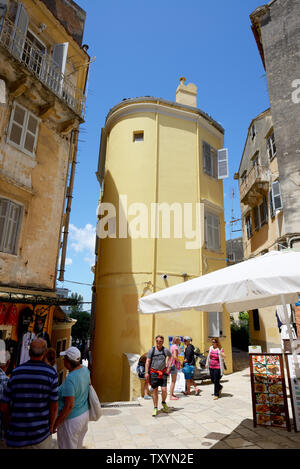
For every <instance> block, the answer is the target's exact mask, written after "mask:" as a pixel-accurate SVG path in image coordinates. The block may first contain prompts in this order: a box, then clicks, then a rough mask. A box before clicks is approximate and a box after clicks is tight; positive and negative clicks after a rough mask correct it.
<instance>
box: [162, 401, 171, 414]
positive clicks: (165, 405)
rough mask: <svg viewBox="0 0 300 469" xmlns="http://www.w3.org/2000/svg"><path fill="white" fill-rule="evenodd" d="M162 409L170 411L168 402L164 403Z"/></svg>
mask: <svg viewBox="0 0 300 469" xmlns="http://www.w3.org/2000/svg"><path fill="white" fill-rule="evenodd" d="M162 411H163V412H166V413H168V412H169V411H170V409H169V407H168V406H167V404H166V403H165V402H164V403H162Z"/></svg>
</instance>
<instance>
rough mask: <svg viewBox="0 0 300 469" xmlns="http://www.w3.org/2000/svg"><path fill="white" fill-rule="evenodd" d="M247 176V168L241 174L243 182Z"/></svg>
mask: <svg viewBox="0 0 300 469" xmlns="http://www.w3.org/2000/svg"><path fill="white" fill-rule="evenodd" d="M246 177H247V170H246V169H245V171H243V173H242V175H241V183H242V184H243V182H245V180H246Z"/></svg>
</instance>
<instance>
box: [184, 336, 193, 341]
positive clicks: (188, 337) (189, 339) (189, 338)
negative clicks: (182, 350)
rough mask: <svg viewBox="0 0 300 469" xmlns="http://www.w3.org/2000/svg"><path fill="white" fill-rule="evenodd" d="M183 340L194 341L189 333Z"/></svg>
mask: <svg viewBox="0 0 300 469" xmlns="http://www.w3.org/2000/svg"><path fill="white" fill-rule="evenodd" d="M183 340H188V341H189V342H192V340H193V339H192V338H191V337H190V336H189V335H186V336H185V337H184V338H183Z"/></svg>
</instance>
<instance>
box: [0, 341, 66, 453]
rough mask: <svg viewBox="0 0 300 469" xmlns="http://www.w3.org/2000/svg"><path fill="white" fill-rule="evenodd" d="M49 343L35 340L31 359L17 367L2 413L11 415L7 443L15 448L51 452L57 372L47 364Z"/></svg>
mask: <svg viewBox="0 0 300 469" xmlns="http://www.w3.org/2000/svg"><path fill="white" fill-rule="evenodd" d="M46 350H47V343H46V342H45V340H43V339H35V340H33V341H32V343H31V345H30V349H29V356H30V360H28V361H27V362H26V363H23V364H22V365H20V366H18V367H17V368H15V369H14V370H13V372H12V374H11V377H10V379H9V381H8V383H7V386H6V388H5V389H4V393H3V398H2V403H1V404H0V410H1V411H2V412H3V413H5V414H7V415H9V416H10V418H9V424H8V429H7V434H6V444H7V446H8V447H9V448H13V449H18V448H20V449H51V447H52V436H51V433H53V426H54V422H55V419H56V416H57V408H58V402H57V401H58V379H57V373H56V371H55V370H54V368H52V367H51V366H49V365H47V364H46V363H45V362H44V361H43V358H44V355H45V353H46Z"/></svg>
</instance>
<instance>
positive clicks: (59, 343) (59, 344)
mask: <svg viewBox="0 0 300 469" xmlns="http://www.w3.org/2000/svg"><path fill="white" fill-rule="evenodd" d="M61 346H62V341H61V340H58V341H57V342H56V358H59V357H60V352H61V351H62V350H61Z"/></svg>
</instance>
